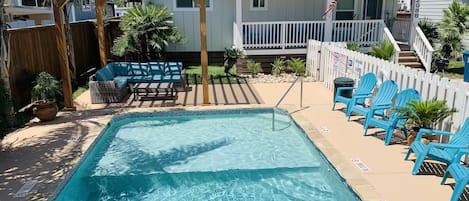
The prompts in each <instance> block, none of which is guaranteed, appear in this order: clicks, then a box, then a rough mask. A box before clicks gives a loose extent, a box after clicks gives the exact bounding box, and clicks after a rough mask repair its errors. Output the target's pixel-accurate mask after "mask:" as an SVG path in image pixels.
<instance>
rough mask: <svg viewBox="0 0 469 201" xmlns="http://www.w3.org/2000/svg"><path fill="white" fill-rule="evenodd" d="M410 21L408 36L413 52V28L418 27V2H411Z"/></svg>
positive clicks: (416, 0) (414, 0)
mask: <svg viewBox="0 0 469 201" xmlns="http://www.w3.org/2000/svg"><path fill="white" fill-rule="evenodd" d="M410 4H411V10H410V11H411V18H410V19H411V20H410V36H409V46H410V49H411V50H414V47H413V45H414V40H415V34H416V33H415V27H416V26H418V22H419V8H420V0H411V2H410Z"/></svg>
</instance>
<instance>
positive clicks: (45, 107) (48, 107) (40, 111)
mask: <svg viewBox="0 0 469 201" xmlns="http://www.w3.org/2000/svg"><path fill="white" fill-rule="evenodd" d="M33 107H34V108H33V114H34V116H36V117H37V118H38V119H39V120H41V121H50V120H53V119H55V116H56V115H57V112H58V111H59V108H58V107H57V103H55V100H48V101H37V102H35V103H34V105H33Z"/></svg>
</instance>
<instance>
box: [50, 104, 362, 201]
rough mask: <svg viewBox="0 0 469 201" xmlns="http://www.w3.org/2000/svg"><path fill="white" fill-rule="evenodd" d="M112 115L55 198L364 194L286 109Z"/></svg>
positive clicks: (342, 197) (309, 197)
mask: <svg viewBox="0 0 469 201" xmlns="http://www.w3.org/2000/svg"><path fill="white" fill-rule="evenodd" d="M282 113H283V114H282V115H276V130H275V131H272V109H271V108H270V109H268V108H267V109H242V110H213V111H190V112H188V111H173V112H158V113H129V114H124V115H120V116H116V117H114V118H113V119H112V120H111V121H110V123H109V124H108V125H107V127H106V128H105V129H104V130H103V132H102V133H101V134H100V136H99V137H98V138H97V139H96V141H95V143H94V144H93V145H92V146H91V147H90V150H89V151H88V152H87V153H86V154H85V156H84V157H83V158H82V160H81V161H80V163H79V165H78V167H76V168H75V171H73V174H72V175H71V176H70V177H69V178H68V179H67V180H66V183H64V184H63V185H61V188H60V190H59V191H58V193H57V194H56V195H55V196H54V198H53V199H54V200H60V201H61V200H66V201H71V200H174V201H183V200H200V201H205V200H256V201H257V200H259V201H260V200H308V201H309V200H321V201H324V200H360V199H359V198H358V197H357V196H356V194H355V193H354V192H353V191H351V189H350V188H349V187H348V186H347V185H346V183H345V182H344V180H343V179H342V178H341V177H340V176H339V175H338V174H337V172H336V171H335V170H334V168H333V167H332V166H330V164H329V163H328V162H327V160H326V159H325V158H324V157H323V156H322V154H321V153H320V152H319V151H318V150H317V149H316V147H315V146H314V145H313V143H311V141H310V140H309V139H308V138H307V137H306V135H305V134H304V132H303V131H302V130H301V129H300V128H299V127H298V126H297V125H296V124H295V123H294V121H293V120H292V119H291V118H290V116H289V115H288V114H287V113H286V112H282Z"/></svg>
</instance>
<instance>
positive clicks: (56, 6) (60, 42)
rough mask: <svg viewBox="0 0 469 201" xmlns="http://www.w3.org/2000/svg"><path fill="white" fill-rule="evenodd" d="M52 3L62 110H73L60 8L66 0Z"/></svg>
mask: <svg viewBox="0 0 469 201" xmlns="http://www.w3.org/2000/svg"><path fill="white" fill-rule="evenodd" d="M52 2H53V3H52V4H53V5H52V6H53V11H54V20H55V28H56V30H57V31H56V34H57V37H56V38H57V50H58V52H59V59H60V72H61V76H62V81H63V82H62V88H63V95H64V104H65V108H64V110H67V111H75V110H76V108H75V107H74V106H73V100H72V83H71V81H70V69H69V65H68V56H67V44H66V42H65V41H66V39H65V30H64V21H63V19H62V8H63V7H64V6H65V5H66V4H67V2H68V1H67V0H55V1H52Z"/></svg>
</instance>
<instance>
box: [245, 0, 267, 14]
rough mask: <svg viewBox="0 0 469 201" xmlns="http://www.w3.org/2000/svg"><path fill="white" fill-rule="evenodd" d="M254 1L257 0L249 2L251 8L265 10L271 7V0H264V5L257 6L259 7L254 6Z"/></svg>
mask: <svg viewBox="0 0 469 201" xmlns="http://www.w3.org/2000/svg"><path fill="white" fill-rule="evenodd" d="M253 1H255V0H250V1H249V3H250V4H249V10H255V11H256V10H260V11H265V10H268V9H269V4H268V2H269V0H264V7H257V8H256V7H254V2H253Z"/></svg>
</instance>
